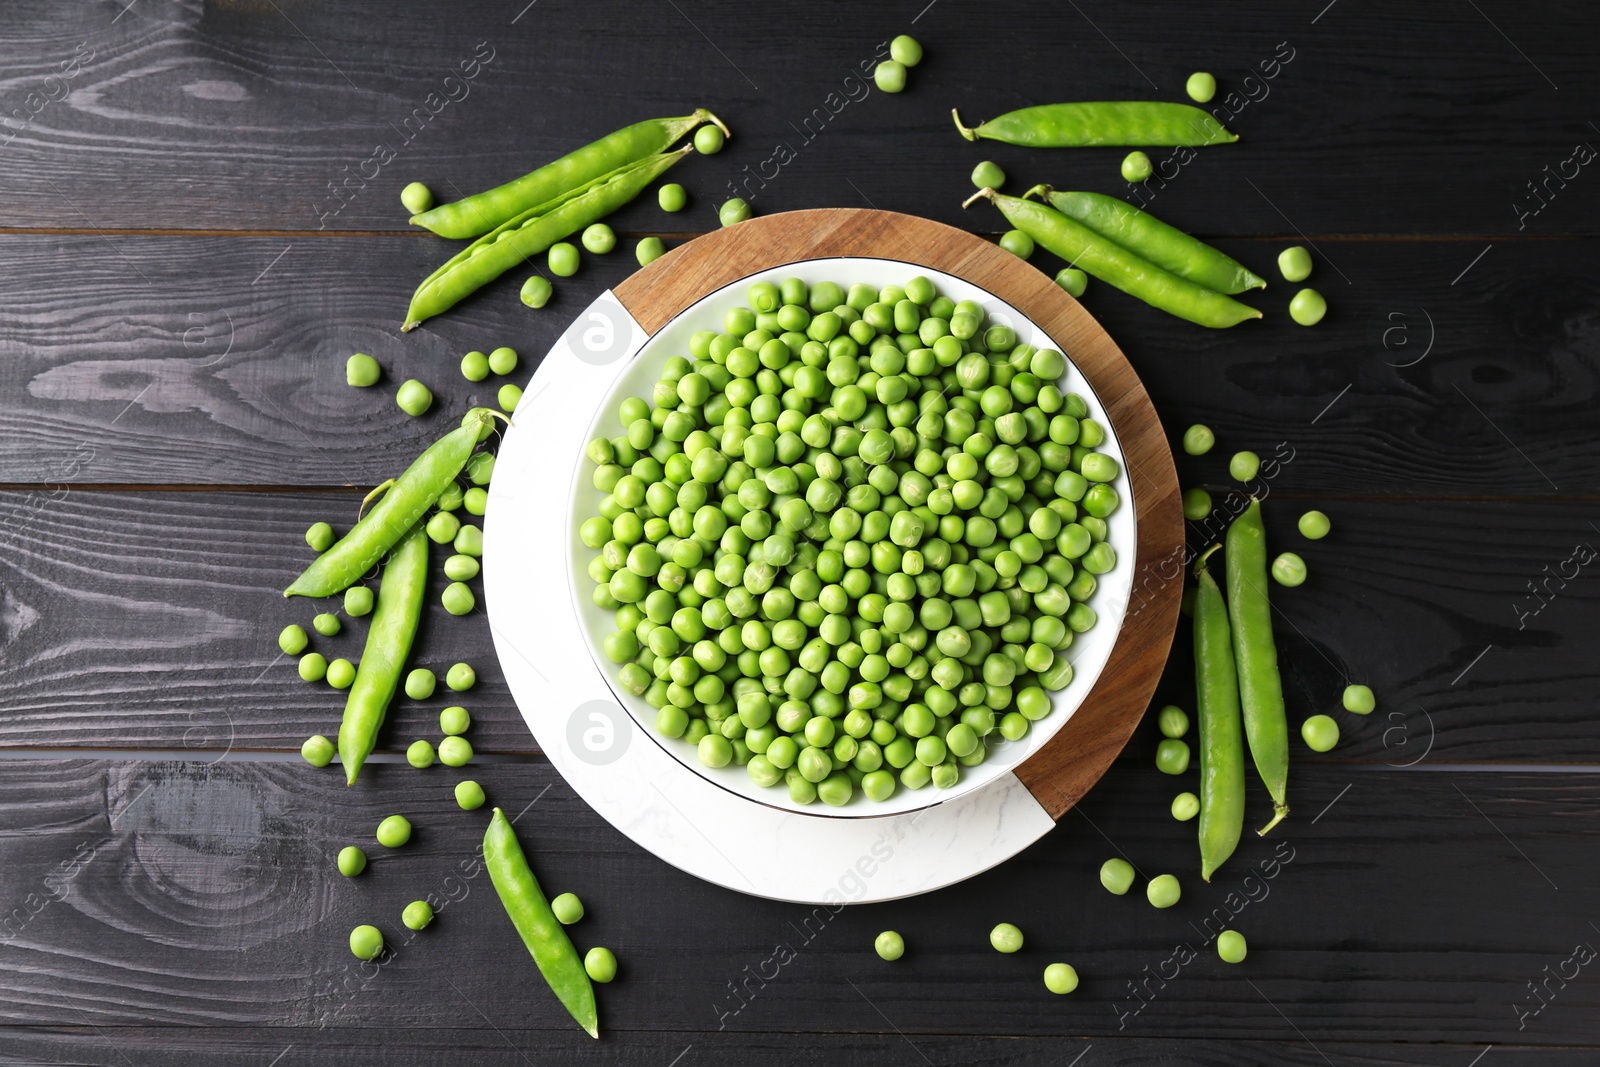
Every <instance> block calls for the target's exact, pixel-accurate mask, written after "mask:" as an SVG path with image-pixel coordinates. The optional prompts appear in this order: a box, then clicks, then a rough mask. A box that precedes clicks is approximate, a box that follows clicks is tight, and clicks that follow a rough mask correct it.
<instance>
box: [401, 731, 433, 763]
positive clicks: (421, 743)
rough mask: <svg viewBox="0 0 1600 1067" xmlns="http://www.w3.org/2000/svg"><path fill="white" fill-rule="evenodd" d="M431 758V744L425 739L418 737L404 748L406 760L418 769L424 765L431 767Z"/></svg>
mask: <svg viewBox="0 0 1600 1067" xmlns="http://www.w3.org/2000/svg"><path fill="white" fill-rule="evenodd" d="M433 759H434V753H433V745H432V744H431V743H430V742H428V741H427V740H424V739H420V738H419V739H418V740H416V741H413V742H411V745H410V747H409V748H407V749H406V762H407V763H409V764H411V766H413V767H415V768H416V769H417V770H419V771H420V770H422V769H423V768H424V767H432V766H433Z"/></svg>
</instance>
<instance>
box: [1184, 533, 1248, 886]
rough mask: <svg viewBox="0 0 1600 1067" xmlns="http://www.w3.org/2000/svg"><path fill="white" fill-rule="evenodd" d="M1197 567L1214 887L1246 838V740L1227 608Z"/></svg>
mask: <svg viewBox="0 0 1600 1067" xmlns="http://www.w3.org/2000/svg"><path fill="white" fill-rule="evenodd" d="M1218 547H1220V546H1217V545H1213V546H1212V547H1211V548H1210V549H1207V550H1206V552H1205V554H1204V555H1202V556H1201V557H1200V559H1199V560H1198V561H1197V562H1196V563H1195V577H1196V579H1197V580H1198V582H1199V588H1198V590H1197V591H1196V593H1195V601H1194V682H1195V686H1194V687H1195V711H1196V714H1197V715H1198V716H1199V726H1198V732H1199V737H1200V828H1199V835H1200V877H1202V878H1204V879H1205V880H1206V881H1208V882H1209V881H1211V876H1212V875H1213V874H1215V873H1216V871H1217V868H1219V867H1221V866H1222V865H1223V863H1225V862H1226V861H1227V859H1228V857H1229V856H1231V855H1233V851H1234V849H1236V848H1238V847H1239V836H1240V834H1242V833H1243V832H1244V734H1243V732H1242V729H1241V725H1240V714H1241V713H1240V709H1239V677H1238V669H1237V666H1236V664H1235V662H1234V655H1233V640H1232V635H1231V629H1230V623H1229V621H1228V606H1227V604H1225V603H1224V602H1223V599H1222V590H1221V589H1219V588H1218V587H1217V582H1216V579H1215V578H1213V577H1211V572H1210V571H1208V570H1206V560H1207V559H1208V558H1209V557H1210V556H1211V554H1212V553H1213V552H1215V551H1217V549H1218Z"/></svg>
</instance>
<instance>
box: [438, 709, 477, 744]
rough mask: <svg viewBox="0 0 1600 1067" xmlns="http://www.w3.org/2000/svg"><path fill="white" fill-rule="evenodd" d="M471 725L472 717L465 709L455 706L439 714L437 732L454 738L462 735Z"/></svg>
mask: <svg viewBox="0 0 1600 1067" xmlns="http://www.w3.org/2000/svg"><path fill="white" fill-rule="evenodd" d="M471 725H472V715H471V714H470V713H469V712H468V711H467V709H466V708H463V707H460V706H456V707H449V708H445V709H444V710H443V711H441V712H440V713H439V731H440V732H441V733H443V734H447V735H449V736H451V737H454V736H455V735H457V734H464V733H466V732H467V729H468V728H469V727H471Z"/></svg>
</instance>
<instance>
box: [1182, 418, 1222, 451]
mask: <svg viewBox="0 0 1600 1067" xmlns="http://www.w3.org/2000/svg"><path fill="white" fill-rule="evenodd" d="M1216 443H1217V435H1216V434H1214V433H1212V432H1211V427H1209V426H1206V425H1204V424H1203V423H1198V422H1197V423H1195V424H1194V425H1193V426H1191V427H1189V428H1188V429H1187V430H1185V431H1183V450H1184V451H1185V452H1187V453H1189V455H1191V456H1203V455H1205V454H1206V453H1207V452H1210V451H1211V446H1212V445H1214V444H1216Z"/></svg>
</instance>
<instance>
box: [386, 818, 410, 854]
mask: <svg viewBox="0 0 1600 1067" xmlns="http://www.w3.org/2000/svg"><path fill="white" fill-rule="evenodd" d="M410 840H411V820H410V819H408V818H406V817H405V816H404V815H391V816H389V817H388V818H387V819H384V820H383V821H382V822H380V823H379V824H378V844H380V845H382V846H383V847H384V848H399V847H400V846H401V845H403V844H405V843H406V842H407V841H410Z"/></svg>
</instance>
